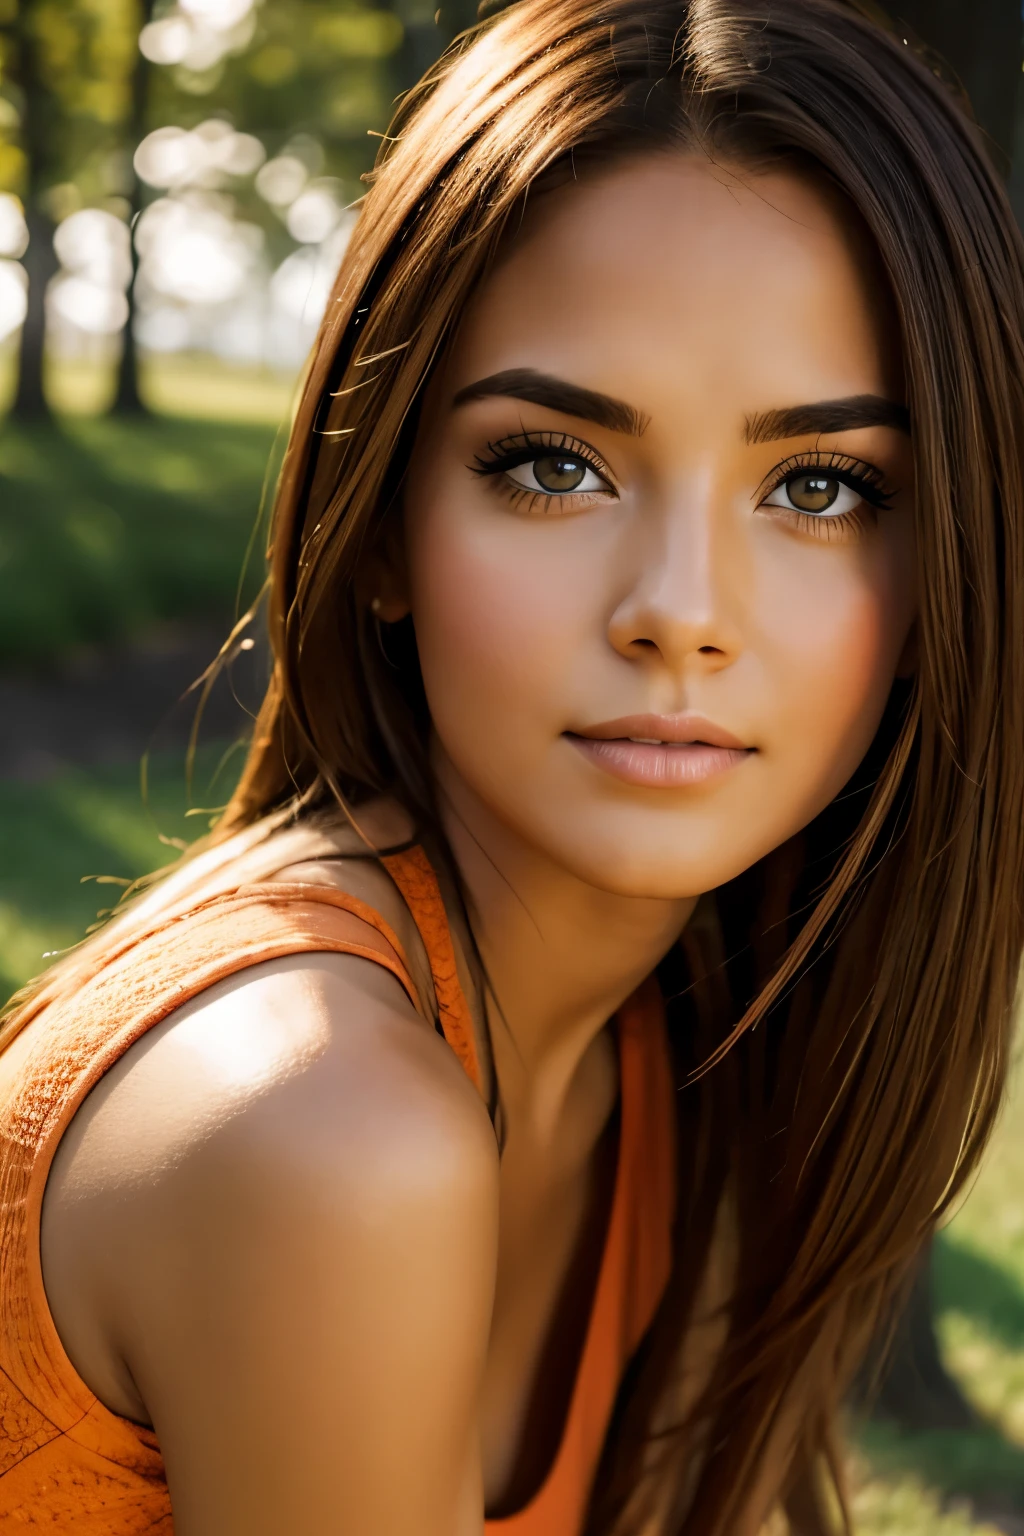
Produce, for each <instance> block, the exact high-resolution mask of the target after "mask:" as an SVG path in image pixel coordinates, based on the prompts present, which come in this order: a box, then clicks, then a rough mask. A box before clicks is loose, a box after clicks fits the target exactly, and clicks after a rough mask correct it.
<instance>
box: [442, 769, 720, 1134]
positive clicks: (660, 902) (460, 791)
mask: <svg viewBox="0 0 1024 1536" xmlns="http://www.w3.org/2000/svg"><path fill="white" fill-rule="evenodd" d="M439 777H440V775H439ZM439 787H440V789H441V799H442V805H443V807H444V810H443V816H442V819H443V822H444V827H445V832H446V834H447V836H448V840H449V843H450V846H451V849H452V852H453V854H454V856H455V860H456V862H457V864H458V866H459V870H460V872H461V875H462V879H463V882H464V885H465V889H466V895H467V898H468V905H469V910H470V915H471V920H472V924H473V932H474V937H475V939H476V943H477V946H478V948H479V951H480V956H481V959H482V960H483V963H484V967H485V971H486V975H487V981H488V997H487V1020H488V1025H489V1030H490V1036H491V1041H492V1047H493V1052H494V1064H495V1070H496V1072H497V1074H498V1080H499V1083H500V1085H501V1092H502V1101H503V1103H504V1104H506V1105H507V1106H511V1105H512V1104H514V1103H518V1104H519V1105H521V1106H523V1107H524V1109H526V1111H527V1112H528V1113H529V1114H530V1116H531V1119H533V1120H534V1122H535V1124H537V1126H538V1128H540V1126H542V1125H546V1126H548V1127H553V1126H554V1124H555V1123H556V1122H557V1119H558V1117H559V1116H560V1114H561V1110H562V1107H563V1105H564V1103H565V1100H566V1097H567V1095H568V1093H569V1091H570V1088H571V1086H572V1084H573V1081H574V1079H575V1078H576V1075H577V1070H578V1068H579V1066H580V1063H581V1061H582V1060H583V1058H584V1056H585V1055H586V1054H587V1052H588V1049H589V1047H590V1046H591V1045H592V1044H593V1042H594V1041H595V1039H596V1038H597V1036H598V1035H599V1034H600V1033H601V1031H602V1030H603V1029H604V1027H605V1025H606V1024H607V1022H608V1020H609V1019H610V1018H611V1017H612V1015H613V1014H614V1013H615V1012H616V1010H617V1009H618V1008H619V1007H620V1006H621V1005H622V1003H623V1002H624V1001H625V1000H626V998H627V997H629V995H630V993H632V992H633V991H634V990H635V989H636V988H637V987H638V986H639V985H640V983H641V982H642V981H643V980H644V979H645V978H646V977H647V976H649V975H650V973H651V971H652V970H653V969H654V967H655V966H656V965H657V964H658V962H659V961H660V960H661V959H662V958H663V956H664V955H665V954H666V952H667V951H668V950H669V949H670V948H671V946H672V944H673V943H674V942H675V940H676V939H677V938H678V937H679V934H680V933H681V932H682V929H683V927H684V926H685V924H686V922H687V920H688V918H689V916H690V914H691V912H692V911H693V908H694V906H695V905H696V898H694V897H683V898H679V899H672V900H670V899H659V898H653V897H640V896H628V895H621V894H618V893H615V892H611V891H606V890H602V889H599V888H597V887H596V886H594V885H593V884H591V883H589V882H588V881H586V880H583V879H581V878H579V877H577V876H576V875H574V874H573V873H572V872H571V871H569V870H567V869H566V868H565V867H564V866H563V865H561V864H558V863H556V862H555V861H554V860H553V859H551V858H550V857H549V856H548V855H546V854H545V853H544V852H543V851H542V850H540V849H538V848H536V847H535V846H533V845H532V844H530V843H528V842H526V841H524V839H522V838H521V837H520V836H519V835H518V834H517V833H516V832H515V831H514V830H512V829H510V828H509V827H507V826H506V825H505V824H504V823H502V822H501V821H499V820H498V818H497V817H495V816H494V815H493V814H492V813H491V812H490V811H488V809H487V808H486V807H485V806H483V805H482V804H481V803H480V801H479V800H477V799H476V797H475V796H473V795H472V794H471V793H470V792H469V791H468V790H467V789H466V787H465V786H464V785H462V784H461V783H459V782H453V775H452V773H451V770H450V769H449V771H448V772H447V773H443V777H442V782H441V783H440V785H439Z"/></svg>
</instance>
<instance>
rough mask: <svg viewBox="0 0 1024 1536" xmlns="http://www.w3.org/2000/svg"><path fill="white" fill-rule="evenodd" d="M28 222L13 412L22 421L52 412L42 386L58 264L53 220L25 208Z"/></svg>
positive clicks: (39, 418)
mask: <svg viewBox="0 0 1024 1536" xmlns="http://www.w3.org/2000/svg"><path fill="white" fill-rule="evenodd" d="M25 220H26V223H27V224H28V250H27V251H26V252H25V256H24V262H23V264H24V267H25V271H26V272H27V273H28V312H27V313H26V315H25V324H24V325H23V326H22V328H21V344H20V347H19V353H18V392H17V394H16V395H15V397H14V405H13V407H12V414H13V415H14V416H16V417H18V418H19V420H22V421H39V420H43V419H45V418H47V417H49V415H50V407H49V405H48V403H47V399H46V392H45V390H44V388H43V359H44V354H45V350H46V290H47V287H48V286H49V282H50V279H51V278H52V277H53V276H54V275H55V274H56V271H57V267H58V265H59V263H58V261H57V257H56V253H55V252H54V249H53V222H52V220H51V219H48V218H47V216H46V215H45V214H44V213H43V212H42V211H41V210H40V209H39V208H38V207H35V208H34V207H32V206H31V205H29V206H28V207H27V208H26V210H25Z"/></svg>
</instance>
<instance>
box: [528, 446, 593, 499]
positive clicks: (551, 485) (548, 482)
mask: <svg viewBox="0 0 1024 1536" xmlns="http://www.w3.org/2000/svg"><path fill="white" fill-rule="evenodd" d="M533 473H534V477H535V479H536V481H537V484H538V485H539V486H541V487H543V489H544V490H545V491H555V492H558V491H562V492H565V491H576V490H578V489H579V487H580V486H581V485H582V484H583V480H584V477H585V476H586V473H587V466H586V465H585V464H581V463H580V460H579V459H567V458H562V457H561V456H560V455H558V454H554V453H553V454H549V455H548V456H547V457H546V458H543V459H534V461H533Z"/></svg>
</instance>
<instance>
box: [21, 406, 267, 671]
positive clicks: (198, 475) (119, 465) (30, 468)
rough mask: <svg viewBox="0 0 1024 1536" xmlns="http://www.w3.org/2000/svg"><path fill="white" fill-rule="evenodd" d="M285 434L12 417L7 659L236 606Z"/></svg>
mask: <svg viewBox="0 0 1024 1536" xmlns="http://www.w3.org/2000/svg"><path fill="white" fill-rule="evenodd" d="M274 440H275V433H274V431H273V429H271V428H268V427H264V426H258V425H246V424H238V423H227V422H208V421H178V420H172V419H169V418H159V417H153V418H149V419H143V420H141V421H137V422H136V421H131V422H125V421H119V420H117V419H114V418H101V419H95V420H93V419H72V418H68V419H65V420H63V421H59V422H45V423H39V424H21V423H14V422H11V421H7V422H4V423H3V424H2V425H0V582H2V586H3V593H4V601H3V604H2V605H0V663H6V664H10V663H12V662H13V663H16V664H21V663H26V662H27V663H33V662H38V661H43V662H45V661H47V660H48V659H50V658H51V657H53V656H55V655H58V654H60V653H61V652H62V651H65V650H67V649H68V648H69V647H73V646H76V645H81V644H83V643H86V644H96V643H102V642H110V641H121V640H126V639H130V638H131V637H133V636H134V635H137V634H139V633H141V632H143V631H144V630H145V629H147V628H149V627H151V626H152V625H153V624H155V623H158V622H160V621H161V620H168V619H175V618H189V617H197V616H204V615H215V616H217V617H221V616H222V615H226V614H230V613H231V612H232V611H233V609H234V603H235V593H236V588H237V585H238V580H239V576H240V573H241V570H242V564H243V558H244V555H245V551H246V548H247V545H248V543H249V540H250V537H251V535H252V533H253V530H254V527H255V525H256V522H257V518H258V515H259V511H260V506H261V501H262V499H263V486H264V476H265V473H266V471H267V465H268V461H269V459H270V455H271V449H272V446H273V444H274ZM258 565H259V561H258V560H257V562H256V567H254V577H256V578H258V569H257V568H258ZM257 585H258V579H257Z"/></svg>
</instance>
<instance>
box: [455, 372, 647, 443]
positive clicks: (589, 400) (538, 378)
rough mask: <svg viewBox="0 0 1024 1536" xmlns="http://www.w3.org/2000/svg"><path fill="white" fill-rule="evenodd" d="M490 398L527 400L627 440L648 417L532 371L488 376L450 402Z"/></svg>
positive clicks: (611, 399) (637, 434) (619, 402)
mask: <svg viewBox="0 0 1024 1536" xmlns="http://www.w3.org/2000/svg"><path fill="white" fill-rule="evenodd" d="M494 395H508V396H510V397H511V398H512V399H513V400H528V401H529V402H530V404H531V405H545V406H547V408H548V410H551V411H561V412H562V414H563V415H565V416H579V417H580V418H581V420H583V421H593V422H596V423H597V425H598V426H599V427H607V428H608V430H609V431H611V432H625V433H627V434H628V435H629V436H630V437H642V436H643V433H644V431H645V429H646V427H647V424H648V422H649V420H650V417H648V416H645V415H644V414H643V412H642V411H637V410H635V409H634V408H633V406H631V405H627V404H626V402H625V401H624V400H616V399H615V398H614V397H613V396H612V395H602V394H600V393H599V392H598V391H597V390H596V389H584V388H583V386H582V385H581V384H570V383H569V381H568V380H567V379H556V378H554V377H553V376H552V375H551V374H549V373H539V372H538V371H537V369H536V368H506V369H505V370H504V371H503V372H502V373H492V374H489V375H488V377H487V378H486V379H477V381H476V383H475V384H467V385H466V387H465V389H460V390H459V392H458V394H457V395H456V396H455V399H454V400H453V401H452V408H453V409H454V408H455V407H457V406H460V405H468V404H469V402H470V401H471V400H487V399H489V398H491V397H493V396H494Z"/></svg>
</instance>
